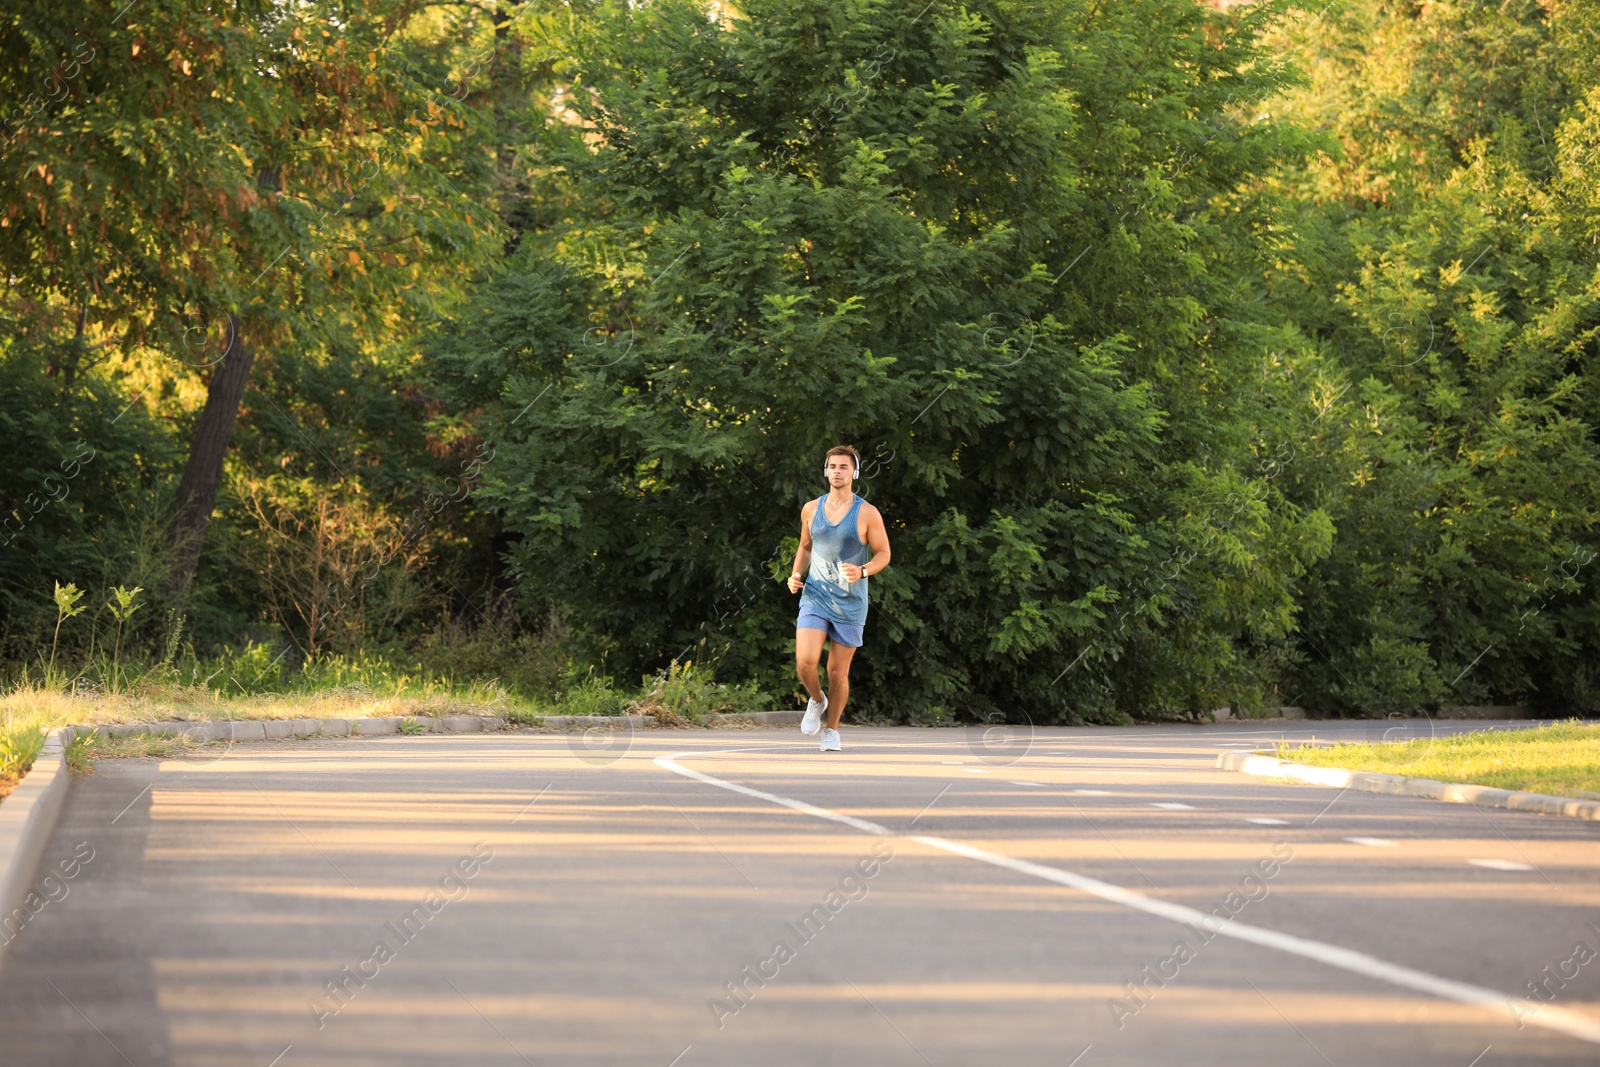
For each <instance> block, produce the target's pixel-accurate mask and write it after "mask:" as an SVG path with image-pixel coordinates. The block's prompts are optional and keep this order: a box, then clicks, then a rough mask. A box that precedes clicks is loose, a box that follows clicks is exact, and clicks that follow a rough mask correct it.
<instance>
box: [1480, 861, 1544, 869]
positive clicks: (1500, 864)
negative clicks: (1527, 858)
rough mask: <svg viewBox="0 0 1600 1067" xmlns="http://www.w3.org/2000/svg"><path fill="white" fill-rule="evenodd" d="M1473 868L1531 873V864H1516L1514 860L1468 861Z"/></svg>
mask: <svg viewBox="0 0 1600 1067" xmlns="http://www.w3.org/2000/svg"><path fill="white" fill-rule="evenodd" d="M1467 862H1468V863H1470V864H1472V865H1473V866H1474V867H1487V868H1489V869H1490V870H1491V871H1531V870H1533V869H1534V867H1533V864H1531V863H1518V862H1517V861H1516V860H1468V861H1467Z"/></svg>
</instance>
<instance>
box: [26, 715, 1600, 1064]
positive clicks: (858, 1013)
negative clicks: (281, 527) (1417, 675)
mask: <svg viewBox="0 0 1600 1067" xmlns="http://www.w3.org/2000/svg"><path fill="white" fill-rule="evenodd" d="M1394 725H1395V724H1393V723H1320V722H1318V723H1305V724H1292V725H1291V726H1289V727H1285V726H1283V725H1279V724H1275V725H1272V726H1268V725H1262V724H1255V725H1252V724H1220V725H1217V726H1210V727H1203V728H1202V727H1181V726H1160V727H1140V728H1130V729H1117V730H1113V729H1094V730H1065V729H1049V730H1036V731H1028V730H1025V729H1015V728H1013V729H1011V730H1001V731H985V730H983V729H981V728H972V729H944V730H931V729H930V730H913V729H893V730H890V729H881V730H874V729H860V728H854V729H853V728H849V727H847V728H846V729H845V731H844V744H845V750H844V752H842V753H838V754H828V755H823V754H820V753H818V752H817V751H816V742H815V740H814V739H809V738H803V737H801V735H800V734H799V733H798V731H777V730H720V731H639V732H637V733H631V734H630V733H627V732H618V733H613V734H594V735H587V736H586V735H580V734H573V735H561V734H506V735H493V736H475V735H465V736H440V737H418V738H372V739H365V740H354V739H351V740H343V739H341V740H328V741H308V742H297V743H283V744H256V745H242V746H235V747H233V748H232V749H231V750H229V751H228V752H227V754H226V755H223V756H220V757H211V756H206V757H199V758H186V759H178V760H165V761H155V760H123V761H108V762H103V763H102V764H101V765H100V769H99V771H98V773H97V774H95V775H94V776H93V777H90V778H88V779H84V780H81V781H79V782H78V783H77V784H76V785H75V786H74V787H73V793H72V795H71V797H70V799H69V801H68V807H67V810H66V813H65V815H64V816H63V819H62V822H61V825H60V827H59V829H58V832H57V834H56V836H55V839H54V841H53V842H52V845H51V848H50V850H49V853H48V854H47V856H46V861H45V862H46V869H47V870H54V871H56V872H57V874H56V876H55V877H56V878H57V879H58V881H57V883H56V886H55V888H54V889H53V890H52V895H53V896H54V898H55V899H54V902H52V903H51V904H49V905H48V906H47V907H45V908H44V910H43V911H41V912H40V913H39V914H38V915H37V916H35V917H34V918H33V919H32V920H31V922H30V923H29V924H28V925H27V926H26V928H25V929H23V931H22V932H21V934H20V935H19V936H18V937H17V938H16V941H15V943H14V944H13V946H12V948H11V953H10V956H9V957H8V959H7V961H6V963H5V965H4V967H3V969H0V1062H3V1063H4V1064H5V1065H6V1067H31V1065H44V1064H49V1065H60V1067H97V1065H102V1064H118V1065H125V1064H132V1065H134V1067H156V1065H160V1064H174V1065H191V1064H192V1065H206V1067H211V1065H235V1064H237V1065H247V1067H269V1065H278V1067H298V1065H308V1064H340V1065H349V1064H375V1065H379V1064H381V1065H399V1064H438V1065H453V1064H486V1065H488V1064H496V1065H498V1064H505V1065H516V1064H536V1065H539V1067H546V1065H559V1064H632V1065H639V1067H669V1065H676V1067H698V1065H703V1064H724V1065H738V1067H748V1065H752V1064H775V1065H784V1067H787V1065H800V1064H839V1065H849V1067H854V1065H858V1064H874V1065H876V1064H908V1065H909V1064H930V1065H938V1067H944V1065H955V1064H983V1065H988V1064H999V1065H1032V1064H1040V1065H1044V1064H1049V1065H1052V1067H1068V1065H1076V1067H1097V1065H1101V1064H1198V1063H1208V1064H1229V1065H1234V1064H1242V1065H1254V1064H1274V1065H1277V1064H1308V1065H1324V1067H1325V1065H1334V1067H1346V1065H1348V1067H1358V1065H1366V1064H1404V1065H1405V1067H1423V1065H1434V1064H1437V1065H1440V1067H1495V1065H1502V1064H1558V1063H1561V1064H1580V1063H1581V1064H1593V1063H1595V1062H1597V1060H1600V1043H1595V1042H1593V1041H1590V1040H1586V1039H1585V1038H1584V1037H1583V1036H1581V1034H1578V1033H1574V1032H1573V1028H1574V1026H1577V1027H1578V1028H1579V1029H1580V1030H1581V1028H1582V1027H1583V1026H1589V1027H1591V1028H1593V1029H1596V1032H1600V958H1597V957H1596V955H1595V953H1596V952H1600V843H1597V842H1600V827H1597V826H1596V825H1595V824H1593V823H1585V822H1579V821H1576V820H1569V819H1562V818H1556V817H1551V816H1542V815H1535V814H1527V813H1518V812H1508V811H1502V810H1492V809H1482V808H1475V807H1470V806H1465V805H1454V804H1443V803H1437V802H1432V801H1427V800H1419V799H1410V798H1400V797H1386V796H1375V795H1371V794H1366V793H1359V792H1343V793H1341V792H1340V791H1338V790H1333V789H1321V788H1313V787H1305V786H1291V785H1283V784H1276V783H1271V782H1263V781H1260V780H1256V779H1251V778H1247V777H1245V776H1243V775H1237V774H1232V773H1228V772H1223V771H1218V770H1215V769H1214V768H1213V764H1214V762H1215V758H1216V755H1217V753H1218V752H1219V751H1226V750H1228V749H1229V748H1230V747H1242V746H1244V745H1249V744H1251V743H1253V742H1257V741H1270V740H1272V739H1276V738H1278V737H1289V738H1300V737H1307V736H1310V735H1313V734H1315V735H1316V736H1317V737H1319V738H1324V737H1333V736H1349V737H1358V738H1366V737H1371V738H1374V739H1376V738H1377V737H1378V736H1379V735H1381V734H1382V731H1383V730H1384V729H1385V728H1386V727H1390V726H1394ZM1482 725H1483V724H1481V723H1451V724H1440V725H1438V726H1437V727H1435V728H1434V729H1435V730H1436V732H1439V733H1442V732H1444V731H1445V730H1447V729H1466V728H1477V727H1481V726H1482ZM1407 729H1408V730H1409V731H1410V732H1411V733H1412V734H1415V733H1418V732H1421V733H1423V734H1424V735H1426V733H1427V732H1428V730H1429V729H1430V727H1429V726H1428V724H1426V723H1422V724H1418V723H1411V724H1407ZM681 753H687V755H677V759H676V761H675V762H673V761H670V760H669V759H665V758H661V757H672V756H674V755H676V754H681ZM658 758H661V759H658ZM675 768H681V771H680V770H679V769H675ZM687 772H694V773H695V774H699V775H702V776H706V777H705V778H696V777H692V776H690V774H689V773H687ZM707 779H709V780H707ZM717 783H726V785H720V784H717ZM727 786H732V787H736V788H737V787H743V788H744V789H746V790H750V791H752V792H737V791H734V789H730V788H728V787H727ZM783 801H787V802H789V803H788V804H787V805H786V804H784V803H782V802H783ZM840 817H843V819H844V820H845V821H840ZM874 828H876V829H874ZM878 829H882V830H888V831H889V833H888V834H880V833H878V832H877V830H878ZM941 843H942V844H941ZM952 849H954V850H957V851H952ZM961 849H966V850H969V851H972V852H973V854H972V855H967V854H963V853H962V852H960V851H959V850H961ZM89 850H92V855H93V858H92V859H90V860H88V862H87V863H81V864H80V865H78V866H76V867H74V866H73V865H72V862H71V861H72V860H73V858H74V857H75V856H77V857H82V856H86V855H88V854H89ZM974 850H976V851H974ZM975 856H977V857H980V858H974V857H975ZM981 857H998V859H999V861H1019V860H1020V861H1027V862H1026V863H1024V864H1021V865H1020V868H1021V869H1012V868H1008V867H1006V866H1002V865H997V861H996V860H993V859H983V858H981ZM1029 863H1031V864H1037V865H1041V868H1049V869H1050V870H1053V871H1057V872H1066V874H1065V875H1063V877H1066V878H1068V880H1069V881H1070V880H1071V879H1072V878H1077V879H1079V880H1080V881H1081V880H1084V879H1088V880H1094V881H1093V884H1094V885H1100V884H1104V885H1106V886H1108V887H1113V888H1114V889H1115V888H1120V890H1127V891H1130V896H1129V899H1128V900H1125V901H1119V900H1117V899H1111V898H1109V897H1108V895H1107V893H1108V892H1109V890H1108V891H1096V892H1099V894H1100V895H1096V892H1089V891H1085V890H1084V889H1083V888H1081V887H1079V888H1075V887H1074V885H1073V884H1067V885H1064V884H1060V882H1058V881H1051V880H1049V877H1050V875H1049V874H1048V872H1046V873H1045V876H1043V877H1040V876H1036V874H1029V873H1026V872H1027V870H1030V869H1034V868H1029V867H1028V866H1027V865H1028V864H1029ZM67 870H71V871H74V872H75V876H74V877H71V878H66V877H65V876H64V875H62V874H61V873H60V872H62V871H67ZM1085 884H1089V883H1087V882H1085ZM1112 895H1114V894H1112ZM1163 904H1167V905H1172V904H1176V905H1186V906H1188V907H1189V908H1192V909H1197V910H1198V911H1200V912H1204V913H1208V914H1211V915H1214V916H1217V919H1216V920H1215V922H1216V924H1217V925H1218V926H1219V927H1220V926H1225V925H1227V924H1240V928H1242V927H1244V926H1248V927H1250V928H1252V929H1253V930H1258V931H1269V932H1273V934H1274V935H1282V934H1287V935H1294V936H1295V937H1297V938H1301V939H1305V943H1306V944H1310V945H1320V946H1326V947H1331V949H1332V950H1333V951H1335V952H1336V951H1337V950H1339V949H1347V950H1354V951H1355V952H1357V953H1361V954H1364V955H1363V956H1362V958H1363V959H1365V958H1368V957H1371V958H1375V959H1376V960H1379V961H1383V962H1384V964H1385V965H1386V966H1394V967H1398V968H1408V969H1410V972H1408V973H1411V972H1417V973H1422V974H1424V975H1426V976H1433V978H1436V979H1441V980H1446V981H1447V982H1454V983H1464V984H1465V986H1463V988H1467V987H1472V988H1480V989H1488V990H1493V991H1496V992H1498V993H1501V994H1504V995H1506V996H1518V997H1527V996H1529V995H1530V987H1529V983H1530V982H1543V983H1544V985H1543V988H1542V990H1541V991H1540V992H1539V995H1538V997H1537V998H1536V999H1535V1000H1534V1001H1532V1002H1531V1003H1532V1005H1534V1006H1533V1007H1530V1006H1528V1004H1527V1003H1524V1004H1523V1006H1522V1007H1520V1008H1516V1009H1513V1010H1509V1011H1508V1009H1507V1008H1506V1006H1505V1005H1504V1004H1503V1003H1501V1004H1494V1005H1490V1004H1477V1005H1475V1004H1470V1003H1463V1002H1462V1001H1461V999H1460V998H1459V997H1457V998H1454V999H1452V997H1450V996H1439V995H1429V994H1427V993H1424V992H1420V991H1418V990H1417V989H1415V988H1405V987H1402V986H1401V985H1397V984H1394V983H1393V982H1390V981H1385V980H1382V979H1380V978H1375V977H1372V976H1371V975H1370V974H1362V973H1357V972H1356V971H1355V970H1352V969H1351V968H1350V967H1348V966H1340V965H1335V964H1331V963H1329V962H1327V961H1325V960H1323V959H1321V958H1320V957H1317V955H1316V953H1319V952H1323V953H1324V955H1326V953H1325V952H1324V950H1323V949H1320V948H1319V949H1315V950H1307V951H1308V952H1310V953H1311V954H1310V955H1307V954H1303V953H1302V954H1296V953H1295V952H1289V951H1281V950H1279V949H1276V948H1273V947H1269V946H1267V945H1263V944H1258V943H1251V942H1249V941H1245V940H1240V939H1238V938H1237V937H1235V936H1231V935H1230V934H1228V933H1226V932H1224V933H1223V934H1222V935H1221V936H1217V935H1209V936H1208V935H1205V934H1203V933H1202V932H1201V931H1200V930H1198V929H1196V928H1195V927H1194V926H1191V925H1185V923H1184V922H1182V921H1180V920H1178V919H1174V918H1172V917H1171V916H1164V915H1163V914H1161V913H1160V908H1161V907H1162V905H1163ZM1130 983H1132V984H1133V985H1132V987H1131V988H1130V985H1129V984H1130ZM1558 1015H1559V1018H1561V1019H1564V1020H1566V1022H1565V1023H1563V1024H1562V1025H1561V1026H1554V1025H1551V1023H1552V1020H1555V1019H1557V1017H1558ZM1574 1020H1576V1022H1574ZM1519 1024H1520V1025H1519Z"/></svg>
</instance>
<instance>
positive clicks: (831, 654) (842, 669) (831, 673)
mask: <svg viewBox="0 0 1600 1067" xmlns="http://www.w3.org/2000/svg"><path fill="white" fill-rule="evenodd" d="M855 654H856V650H855V649H853V648H851V647H850V646H849V645H841V644H839V643H838V642H836V641H830V642H829V643H828V721H827V722H826V723H824V724H823V725H825V726H826V727H827V728H828V729H830V730H837V729H838V728H839V716H841V715H843V714H844V704H845V701H847V700H849V699H850V661H851V660H852V659H854V658H855Z"/></svg>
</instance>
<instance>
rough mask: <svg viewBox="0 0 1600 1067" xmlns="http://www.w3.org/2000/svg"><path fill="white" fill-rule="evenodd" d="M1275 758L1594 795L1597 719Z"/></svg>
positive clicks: (1291, 751)
mask: <svg viewBox="0 0 1600 1067" xmlns="http://www.w3.org/2000/svg"><path fill="white" fill-rule="evenodd" d="M1275 755H1276V756H1277V757H1278V758H1279V759H1282V760H1287V761H1289V762H1292V763H1303V764H1306V765H1308V766H1312V767H1341V768H1344V769H1346V770H1352V771H1373V772H1375V773H1378V774H1399V775H1404V776H1405V777H1407V778H1433V779H1437V780H1438V781H1441V782H1465V783H1468V784H1470V785H1486V786H1491V787H1493V788H1495V789H1513V790H1518V791H1520V792H1525V793H1549V794H1552V795H1555V796H1565V797H1584V798H1587V799H1600V723H1585V722H1583V721H1581V720H1579V719H1569V720H1568V721H1566V722H1563V723H1557V724H1556V725H1554V726H1541V727H1535V728H1533V729H1530V730H1474V731H1473V732H1471V733H1466V734H1457V735H1455V736H1452V737H1435V738H1418V739H1416V740H1412V741H1396V742H1392V743H1387V744H1360V745H1329V746H1325V747H1306V746H1289V745H1284V744H1280V745H1279V746H1278V749H1277V751H1276V753H1275Z"/></svg>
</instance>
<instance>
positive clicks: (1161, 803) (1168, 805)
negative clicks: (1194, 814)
mask: <svg viewBox="0 0 1600 1067" xmlns="http://www.w3.org/2000/svg"><path fill="white" fill-rule="evenodd" d="M1150 806H1151V807H1152V808H1165V809H1167V810H1168V811H1193V810H1194V805H1193V804H1180V803H1179V802H1178V801H1176V800H1157V801H1155V802H1154V803H1152V804H1151V805H1150Z"/></svg>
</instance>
